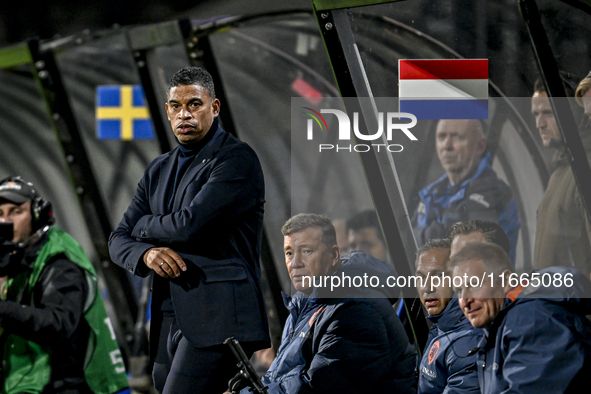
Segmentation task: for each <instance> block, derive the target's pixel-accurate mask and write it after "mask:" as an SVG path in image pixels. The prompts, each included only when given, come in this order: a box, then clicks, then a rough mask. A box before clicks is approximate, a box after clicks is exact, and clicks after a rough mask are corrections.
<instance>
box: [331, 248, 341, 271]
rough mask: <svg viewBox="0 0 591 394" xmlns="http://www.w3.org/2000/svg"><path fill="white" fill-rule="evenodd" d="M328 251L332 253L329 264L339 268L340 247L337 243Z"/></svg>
mask: <svg viewBox="0 0 591 394" xmlns="http://www.w3.org/2000/svg"><path fill="white" fill-rule="evenodd" d="M330 253H331V255H332V263H331V265H332V266H333V267H334V268H339V264H340V260H341V249H340V248H339V246H338V245H333V246H332V248H331V249H330Z"/></svg>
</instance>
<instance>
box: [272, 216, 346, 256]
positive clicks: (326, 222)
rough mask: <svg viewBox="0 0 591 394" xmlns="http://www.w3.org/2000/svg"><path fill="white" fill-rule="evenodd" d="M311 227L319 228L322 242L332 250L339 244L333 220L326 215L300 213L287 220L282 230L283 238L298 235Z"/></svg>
mask: <svg viewBox="0 0 591 394" xmlns="http://www.w3.org/2000/svg"><path fill="white" fill-rule="evenodd" d="M310 227H318V228H319V229H320V233H321V235H322V242H324V244H325V245H326V246H327V247H329V248H332V247H333V246H334V245H336V244H337V233H336V231H335V229H334V226H333V225H332V220H330V218H329V217H328V216H326V215H317V214H315V213H299V214H297V215H295V216H292V217H291V218H289V219H287V222H285V224H284V225H283V227H282V228H281V233H282V234H283V236H287V235H291V234H293V233H297V232H298V231H302V230H305V229H307V228H310Z"/></svg>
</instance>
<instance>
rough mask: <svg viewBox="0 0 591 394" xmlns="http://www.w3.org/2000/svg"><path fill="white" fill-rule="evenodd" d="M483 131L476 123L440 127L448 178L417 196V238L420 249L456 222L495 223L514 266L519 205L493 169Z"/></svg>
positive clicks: (441, 156) (440, 147) (439, 142)
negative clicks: (508, 246)
mask: <svg viewBox="0 0 591 394" xmlns="http://www.w3.org/2000/svg"><path fill="white" fill-rule="evenodd" d="M484 127H485V126H484V123H483V122H481V121H479V120H475V119H442V120H440V121H439V122H438V123H437V128H436V131H435V147H436V151H437V157H438V158H439V161H440V163H441V166H442V167H443V169H444V170H445V174H444V175H442V176H441V177H440V178H439V179H437V180H436V181H435V182H433V183H432V184H430V185H428V186H426V187H425V188H423V189H421V191H420V192H419V200H420V202H419V205H418V207H417V209H416V211H415V213H414V215H413V218H412V224H413V227H414V234H415V238H416V240H417V244H418V245H419V246H421V245H423V244H424V243H425V242H427V241H428V240H429V239H435V238H444V237H445V235H446V233H447V230H448V229H449V227H450V226H451V225H452V224H454V223H456V222H460V221H464V220H469V219H481V220H487V221H490V222H495V223H498V224H499V225H500V226H501V227H502V228H503V230H504V231H505V233H506V234H507V235H508V236H509V240H510V242H511V252H510V257H511V260H512V261H515V250H516V246H517V237H518V233H519V229H520V226H521V223H520V220H519V215H518V212H517V203H516V201H515V199H514V198H513V193H512V191H511V189H510V187H509V186H508V185H507V184H506V183H505V182H504V181H502V180H501V179H499V178H498V176H497V174H496V173H495V171H494V170H493V169H492V167H491V155H490V152H488V151H487V149H486V137H485V130H484Z"/></svg>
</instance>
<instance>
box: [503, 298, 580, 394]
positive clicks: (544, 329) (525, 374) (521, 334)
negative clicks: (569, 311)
mask: <svg viewBox="0 0 591 394" xmlns="http://www.w3.org/2000/svg"><path fill="white" fill-rule="evenodd" d="M530 305H531V303H527V304H524V306H523V307H528V308H531V306H530ZM551 308H552V309H550V310H547V309H542V308H535V309H534V310H533V311H532V312H530V313H519V312H518V311H512V314H511V315H512V316H513V317H512V318H511V320H510V321H507V323H506V324H505V328H504V333H503V337H502V338H501V342H500V343H502V344H503V346H502V349H501V352H502V353H503V354H504V357H505V361H504V363H503V365H502V373H503V379H504V380H505V381H506V383H507V389H506V390H505V391H503V392H502V393H503V394H509V393H521V394H524V393H525V394H527V393H532V394H533V393H549V392H554V393H564V392H565V391H566V390H567V387H568V386H569V384H570V382H571V380H572V379H573V378H574V376H575V375H576V374H577V373H578V372H579V371H580V370H581V369H582V368H583V364H584V362H585V351H584V349H583V344H582V341H580V340H577V338H575V337H574V335H573V333H572V332H571V329H572V327H571V329H569V327H568V326H567V324H570V323H566V320H567V319H566V317H565V316H564V315H563V314H564V313H565V312H564V310H562V311H560V309H562V308H561V307H559V306H555V307H552V306H551ZM550 388H552V391H550Z"/></svg>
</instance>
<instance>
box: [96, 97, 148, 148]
mask: <svg viewBox="0 0 591 394" xmlns="http://www.w3.org/2000/svg"><path fill="white" fill-rule="evenodd" d="M96 103H97V104H96V130H97V136H98V138H99V139H122V140H124V141H129V140H132V139H150V138H154V128H153V126H152V120H151V119H150V113H149V112H148V108H147V107H146V100H145V98H144V90H143V89H142V87H141V86H139V85H120V86H97V88H96Z"/></svg>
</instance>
